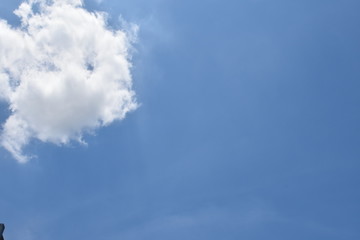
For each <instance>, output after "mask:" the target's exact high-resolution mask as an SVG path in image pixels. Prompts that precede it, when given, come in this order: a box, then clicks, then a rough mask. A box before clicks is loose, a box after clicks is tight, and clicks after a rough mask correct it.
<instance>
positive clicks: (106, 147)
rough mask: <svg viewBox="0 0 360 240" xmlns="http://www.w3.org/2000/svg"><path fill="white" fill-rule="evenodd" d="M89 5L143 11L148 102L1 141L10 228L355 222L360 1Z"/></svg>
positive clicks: (341, 228) (132, 18) (63, 233)
mask: <svg viewBox="0 0 360 240" xmlns="http://www.w3.org/2000/svg"><path fill="white" fill-rule="evenodd" d="M19 4H20V1H10V0H4V1H2V2H1V3H0V18H1V19H5V20H7V21H8V23H9V24H10V25H12V26H18V25H19V20H18V18H17V17H16V16H15V15H14V14H13V13H12V12H13V10H15V9H16V8H17V7H18V6H19ZM84 6H85V8H86V9H88V10H89V11H104V12H107V14H108V17H109V19H108V24H109V26H110V27H111V28H114V29H117V28H120V27H121V23H120V22H121V21H120V20H119V17H120V19H125V20H126V21H128V22H130V23H135V24H137V25H138V26H139V32H138V41H137V43H136V44H135V45H134V47H135V49H136V50H135V51H134V53H133V58H132V64H133V67H132V69H131V71H132V79H133V89H134V91H135V92H136V98H137V101H138V103H139V107H138V109H136V110H135V111H133V112H131V113H129V114H128V115H127V117H126V118H125V119H123V120H121V121H116V122H114V123H112V124H111V125H109V126H107V127H104V128H100V129H98V130H96V131H95V132H93V133H92V134H85V136H84V140H85V141H86V142H87V146H84V145H81V144H79V143H76V142H71V143H69V144H67V145H66V146H57V145H54V144H51V143H42V142H40V141H38V140H34V141H32V142H31V143H30V144H29V145H27V146H26V147H25V149H24V150H25V152H27V153H30V154H33V155H36V156H37V157H36V158H34V159H31V160H30V161H29V162H28V163H26V164H19V163H18V162H17V161H15V160H14V159H13V157H12V156H11V154H9V153H8V152H7V151H6V150H5V149H3V148H1V149H0V189H1V192H0V221H2V222H4V223H5V224H6V230H5V238H6V240H17V239H19V240H20V239H21V240H33V239H34V240H35V239H39V240H48V239H51V240H57V239H59V240H60V239H68V240H72V239H74V240H75V239H89V240H91V239H94V240H95V239H104V240H118V239H122V240H143V239H144V240H145V239H156V240H162V239H164V240H165V239H166V240H168V239H173V240H177V239H179V240H180V239H181V240H183V239H189V240H191V239H194V240H195V239H196V240H198V239H206V240H212V239H214V240H215V239H216V240H217V239H224V240H238V239H254V240H263V239H269V240H272V239H274V240H275V239H276V240H281V239H284V240H287V239H293V240H303V239H309V240H311V239H314V240H319V239H324V240H332V239H334V240H335V239H346V240H357V239H359V238H360V229H359V224H360V220H359V219H360V218H359V217H360V205H359V202H360V191H359V187H358V186H359V181H360V176H359V170H360V163H359V158H360V148H359V146H358V144H359V142H360V128H359V126H360V125H359V123H360V112H359V104H360V95H359V90H360V68H359V64H360V44H359V43H360V28H359V23H360V15H359V13H358V9H359V7H360V2H359V1H355V0H349V1H335V0H326V1H325V0H319V1H315V2H314V1H308V0H305V1H298V2H285V1H278V0H274V1H271V2H269V1H265V0H242V1H235V0H228V1H225V2H224V1H216V0H208V1H202V0H199V1H195V2H194V1H189V0H184V1H171V0H146V1H145V0H133V1H126V0H125V1H115V0H103V1H102V2H101V3H98V2H96V1H90V0H89V1H85V4H84ZM99 37H101V36H99ZM9 114H10V112H9V110H8V106H7V104H6V103H5V102H4V103H2V104H1V107H0V120H1V122H2V123H3V122H4V121H5V120H6V119H7V118H8V116H9Z"/></svg>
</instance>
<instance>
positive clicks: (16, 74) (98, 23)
mask: <svg viewBox="0 0 360 240" xmlns="http://www.w3.org/2000/svg"><path fill="white" fill-rule="evenodd" d="M14 13H15V14H16V15H17V16H18V17H19V18H20V19H21V26H20V27H17V28H14V27H12V26H10V25H9V24H8V23H7V22H6V21H4V20H1V19H0V100H1V101H5V102H7V103H8V104H9V108H10V110H11V114H10V116H9V117H8V118H7V120H6V121H5V123H3V126H2V130H1V136H0V141H1V145H2V146H3V147H4V148H5V149H6V150H8V151H9V152H10V153H11V154H12V156H13V157H14V158H15V159H16V160H18V161H19V162H26V161H28V160H29V156H27V155H25V154H24V153H23V148H24V147H25V146H26V145H27V144H28V143H29V141H30V140H31V139H38V140H40V141H43V142H51V143H54V144H59V145H61V144H67V143H69V142H70V141H78V142H83V140H82V136H83V134H84V133H86V132H89V131H93V130H94V129H97V128H99V127H102V126H106V125H109V124H111V123H112V122H114V121H116V120H121V119H123V118H124V117H125V115H126V113H128V112H129V111H132V110H135V109H136V108H137V103H136V99H135V93H134V91H133V90H132V77H131V73H130V68H131V62H130V56H129V51H130V49H131V43H132V40H133V39H132V37H133V34H128V33H127V31H124V30H113V29H111V28H109V27H108V25H107V22H106V14H105V13H100V12H89V11H87V10H86V9H85V8H83V3H82V1H81V0H52V1H49V0H27V1H25V2H23V3H22V4H21V5H20V6H19V8H18V9H17V10H16V11H15V12H14ZM134 28H136V26H134Z"/></svg>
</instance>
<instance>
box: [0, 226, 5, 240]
mask: <svg viewBox="0 0 360 240" xmlns="http://www.w3.org/2000/svg"><path fill="white" fill-rule="evenodd" d="M4 229H5V225H4V224H3V223H0V240H4V237H3V232H4Z"/></svg>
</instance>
